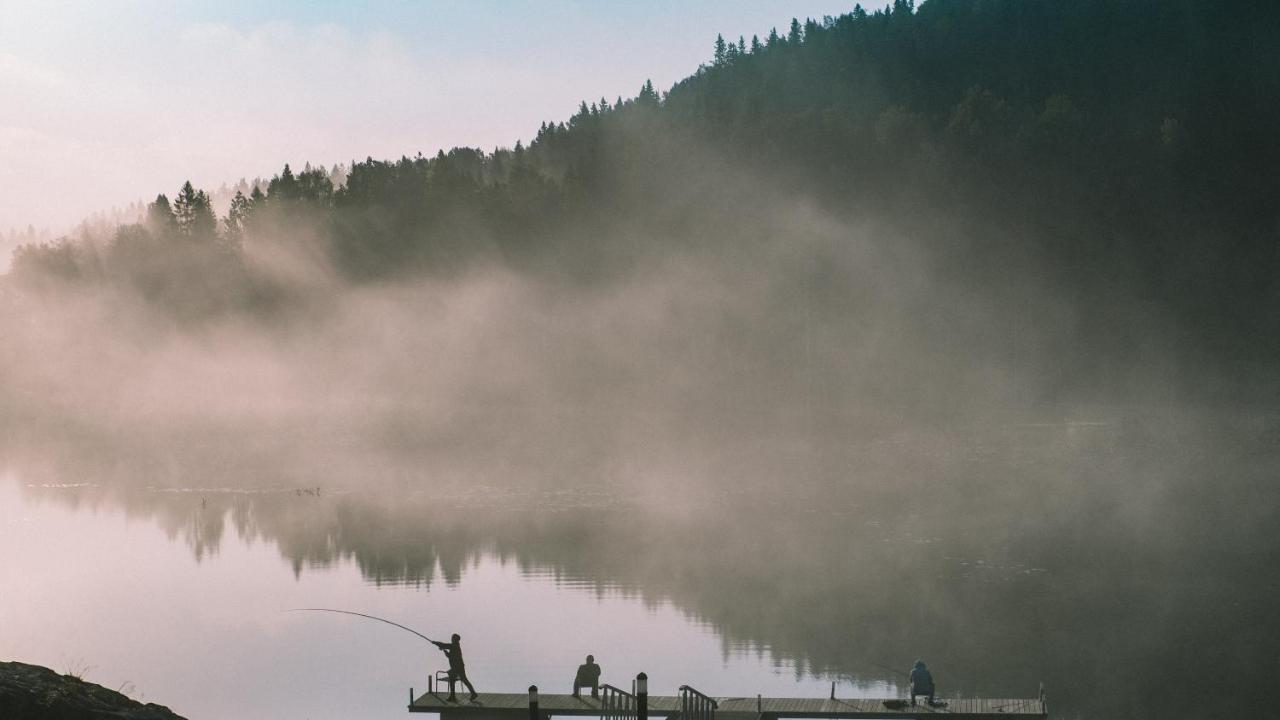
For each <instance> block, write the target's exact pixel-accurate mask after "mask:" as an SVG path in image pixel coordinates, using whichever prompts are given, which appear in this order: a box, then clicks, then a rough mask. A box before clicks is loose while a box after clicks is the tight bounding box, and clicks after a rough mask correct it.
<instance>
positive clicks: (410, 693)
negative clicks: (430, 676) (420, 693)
mask: <svg viewBox="0 0 1280 720" xmlns="http://www.w3.org/2000/svg"><path fill="white" fill-rule="evenodd" d="M409 707H413V686H412V685H410V686H409Z"/></svg>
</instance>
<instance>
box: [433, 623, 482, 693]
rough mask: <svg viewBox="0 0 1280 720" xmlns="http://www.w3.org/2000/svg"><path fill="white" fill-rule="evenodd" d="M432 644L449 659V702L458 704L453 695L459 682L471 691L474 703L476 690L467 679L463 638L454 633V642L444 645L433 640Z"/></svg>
mask: <svg viewBox="0 0 1280 720" xmlns="http://www.w3.org/2000/svg"><path fill="white" fill-rule="evenodd" d="M431 644H432V645H435V646H436V647H438V648H440V651H441V652H443V653H444V656H445V657H447V658H449V702H458V698H457V697H456V696H455V695H454V694H453V687H454V684H455V683H457V682H458V681H459V680H461V681H462V684H463V685H466V686H467V689H468V690H470V691H471V700H472V701H474V700H475V699H476V689H475V687H474V686H472V685H471V681H470V680H468V679H467V665H466V663H465V662H464V661H463V659H462V636H461V635H459V634H458V633H454V634H453V642H448V643H442V642H436V641H435V640H432V641H431Z"/></svg>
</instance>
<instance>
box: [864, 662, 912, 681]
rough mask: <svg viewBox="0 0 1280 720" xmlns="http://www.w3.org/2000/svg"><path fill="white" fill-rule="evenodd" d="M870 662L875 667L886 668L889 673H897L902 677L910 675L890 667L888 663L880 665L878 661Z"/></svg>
mask: <svg viewBox="0 0 1280 720" xmlns="http://www.w3.org/2000/svg"><path fill="white" fill-rule="evenodd" d="M871 664H872V665H874V666H875V667H878V668H880V669H881V670H887V671H889V672H891V673H897V674H899V675H901V676H903V677H908V678H909V677H911V674H910V673H906V672H903V671H901V670H898V669H897V668H891V667H889V666H888V665H881V664H880V663H871Z"/></svg>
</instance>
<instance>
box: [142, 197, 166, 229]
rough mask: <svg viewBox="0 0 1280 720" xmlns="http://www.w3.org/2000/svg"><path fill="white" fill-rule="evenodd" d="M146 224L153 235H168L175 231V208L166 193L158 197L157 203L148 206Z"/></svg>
mask: <svg viewBox="0 0 1280 720" xmlns="http://www.w3.org/2000/svg"><path fill="white" fill-rule="evenodd" d="M146 223H147V228H148V229H149V230H151V232H153V233H157V234H166V233H168V232H170V231H172V230H173V208H172V207H171V206H170V205H169V198H168V197H166V196H165V195H164V193H161V194H159V195H157V196H156V199H155V201H154V202H152V203H150V204H149V205H147V218H146Z"/></svg>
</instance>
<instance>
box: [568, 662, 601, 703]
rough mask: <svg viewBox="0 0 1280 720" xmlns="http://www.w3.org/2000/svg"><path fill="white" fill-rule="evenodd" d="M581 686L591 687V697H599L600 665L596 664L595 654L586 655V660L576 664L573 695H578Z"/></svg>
mask: <svg viewBox="0 0 1280 720" xmlns="http://www.w3.org/2000/svg"><path fill="white" fill-rule="evenodd" d="M582 688H591V697H593V698H598V697H600V666H599V665H597V664H596V656H595V655H588V656H587V661H586V662H585V663H583V664H581V665H579V666H578V674H577V675H575V676H574V678H573V696H574V697H578V692H579V691H580V690H582Z"/></svg>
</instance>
